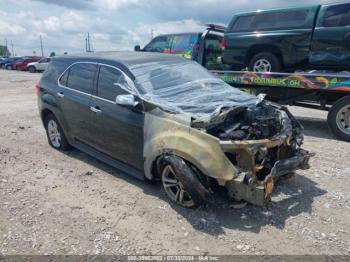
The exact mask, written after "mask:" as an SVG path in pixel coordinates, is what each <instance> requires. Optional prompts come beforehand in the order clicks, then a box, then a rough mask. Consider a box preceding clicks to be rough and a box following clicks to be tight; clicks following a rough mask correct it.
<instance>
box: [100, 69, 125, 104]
mask: <svg viewBox="0 0 350 262" xmlns="http://www.w3.org/2000/svg"><path fill="white" fill-rule="evenodd" d="M124 82H125V81H124V76H123V74H122V73H121V72H120V71H119V70H117V69H115V68H112V67H107V66H101V67H100V73H99V76H98V82H97V96H98V97H101V98H104V99H107V100H110V101H113V102H114V101H115V99H116V97H117V96H118V95H122V94H127V93H128V92H127V91H125V90H124V89H122V88H121V87H120V85H125V83H124Z"/></svg>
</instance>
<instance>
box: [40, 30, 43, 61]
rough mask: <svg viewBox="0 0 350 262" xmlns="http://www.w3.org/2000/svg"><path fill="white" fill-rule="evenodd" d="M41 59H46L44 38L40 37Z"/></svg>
mask: <svg viewBox="0 0 350 262" xmlns="http://www.w3.org/2000/svg"><path fill="white" fill-rule="evenodd" d="M40 48H41V57H44V48H43V38H42V37H41V35H40Z"/></svg>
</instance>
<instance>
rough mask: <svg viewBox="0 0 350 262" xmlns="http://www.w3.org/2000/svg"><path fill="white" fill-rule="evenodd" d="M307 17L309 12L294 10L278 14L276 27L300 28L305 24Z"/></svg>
mask: <svg viewBox="0 0 350 262" xmlns="http://www.w3.org/2000/svg"><path fill="white" fill-rule="evenodd" d="M308 16H309V10H295V11H288V12H282V13H279V14H278V17H277V19H278V23H277V26H278V27H285V28H288V27H293V26H295V27H296V26H302V25H304V24H305V22H306V20H307V18H308Z"/></svg>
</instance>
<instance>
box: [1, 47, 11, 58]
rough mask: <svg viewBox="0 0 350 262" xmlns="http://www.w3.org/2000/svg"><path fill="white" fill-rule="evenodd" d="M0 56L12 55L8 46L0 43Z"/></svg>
mask: <svg viewBox="0 0 350 262" xmlns="http://www.w3.org/2000/svg"><path fill="white" fill-rule="evenodd" d="M0 56H11V53H10V51H9V50H8V48H7V46H4V45H0Z"/></svg>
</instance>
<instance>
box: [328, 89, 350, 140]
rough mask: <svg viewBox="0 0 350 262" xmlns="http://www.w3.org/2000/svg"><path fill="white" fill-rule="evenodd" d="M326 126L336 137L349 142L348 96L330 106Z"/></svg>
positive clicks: (349, 102)
mask: <svg viewBox="0 0 350 262" xmlns="http://www.w3.org/2000/svg"><path fill="white" fill-rule="evenodd" d="M328 125H329V128H330V129H331V131H332V132H333V133H334V134H335V135H336V136H337V137H339V138H340V139H342V140H345V141H349V142H350V96H346V97H343V98H342V99H340V100H338V101H337V102H336V103H335V104H334V105H333V106H332V108H331V110H330V111H329V113H328Z"/></svg>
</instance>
